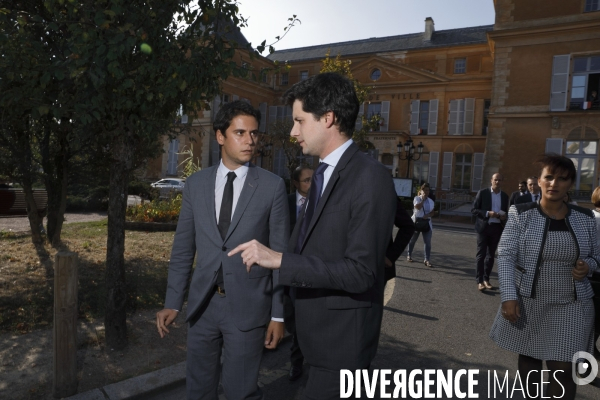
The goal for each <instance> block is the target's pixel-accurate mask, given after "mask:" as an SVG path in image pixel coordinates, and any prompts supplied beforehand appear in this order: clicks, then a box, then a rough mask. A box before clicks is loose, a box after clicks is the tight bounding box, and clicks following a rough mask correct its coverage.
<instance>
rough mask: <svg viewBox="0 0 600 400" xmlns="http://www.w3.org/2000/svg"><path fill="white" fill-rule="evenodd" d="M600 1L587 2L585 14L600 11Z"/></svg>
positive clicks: (588, 0) (590, 0) (589, 0)
mask: <svg viewBox="0 0 600 400" xmlns="http://www.w3.org/2000/svg"><path fill="white" fill-rule="evenodd" d="M599 10H600V1H598V0H585V12H589V11H599Z"/></svg>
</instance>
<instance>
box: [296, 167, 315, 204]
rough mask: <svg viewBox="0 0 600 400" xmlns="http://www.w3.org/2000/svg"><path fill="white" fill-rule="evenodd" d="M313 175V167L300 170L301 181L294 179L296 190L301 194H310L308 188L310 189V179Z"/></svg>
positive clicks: (304, 195)
mask: <svg viewBox="0 0 600 400" xmlns="http://www.w3.org/2000/svg"><path fill="white" fill-rule="evenodd" d="M312 176H313V170H312V169H308V168H307V169H303V170H302V172H300V181H299V182H298V181H294V186H296V190H298V193H300V195H301V196H303V197H306V196H307V195H308V189H310V180H311V178H312Z"/></svg>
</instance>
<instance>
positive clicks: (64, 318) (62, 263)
mask: <svg viewBox="0 0 600 400" xmlns="http://www.w3.org/2000/svg"><path fill="white" fill-rule="evenodd" d="M53 346H54V371H53V372H54V375H53V376H54V378H53V381H52V393H53V395H54V397H55V398H62V397H69V396H72V395H74V394H76V393H77V383H78V382H77V254H76V253H68V252H59V253H57V254H56V257H55V262H54V338H53Z"/></svg>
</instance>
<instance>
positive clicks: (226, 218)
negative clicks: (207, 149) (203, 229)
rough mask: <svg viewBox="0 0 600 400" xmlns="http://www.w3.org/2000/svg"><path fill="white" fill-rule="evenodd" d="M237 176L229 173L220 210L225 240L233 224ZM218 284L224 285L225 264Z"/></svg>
mask: <svg viewBox="0 0 600 400" xmlns="http://www.w3.org/2000/svg"><path fill="white" fill-rule="evenodd" d="M235 178H237V175H236V174H235V172H230V173H228V174H227V183H226V184H225V189H224V190H223V200H221V210H220V211H219V224H218V227H219V233H221V238H222V239H223V240H225V235H227V231H228V230H229V225H231V209H232V208H233V181H234V179H235ZM217 284H218V285H219V286H221V287H222V288H223V287H224V286H223V266H220V267H219V271H218V273H217Z"/></svg>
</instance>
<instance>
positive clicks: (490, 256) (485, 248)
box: [471, 173, 508, 291]
mask: <svg viewBox="0 0 600 400" xmlns="http://www.w3.org/2000/svg"><path fill="white" fill-rule="evenodd" d="M491 184H492V185H491V187H489V188H485V189H481V190H480V191H479V192H477V196H476V197H475V201H474V202H473V208H472V209H471V213H472V214H473V215H474V216H475V217H476V218H477V219H476V220H475V230H476V231H477V256H476V263H477V266H476V272H475V279H476V280H477V289H478V290H479V291H483V290H485V289H493V288H494V287H493V286H492V285H491V284H490V274H491V273H492V269H493V268H494V258H495V257H496V249H497V248H498V243H499V242H500V236H502V230H503V229H504V224H506V218H507V213H508V195H507V194H506V193H504V192H503V191H502V190H500V189H501V187H502V175H500V174H498V173H496V174H494V175H493V176H492V181H491Z"/></svg>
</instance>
